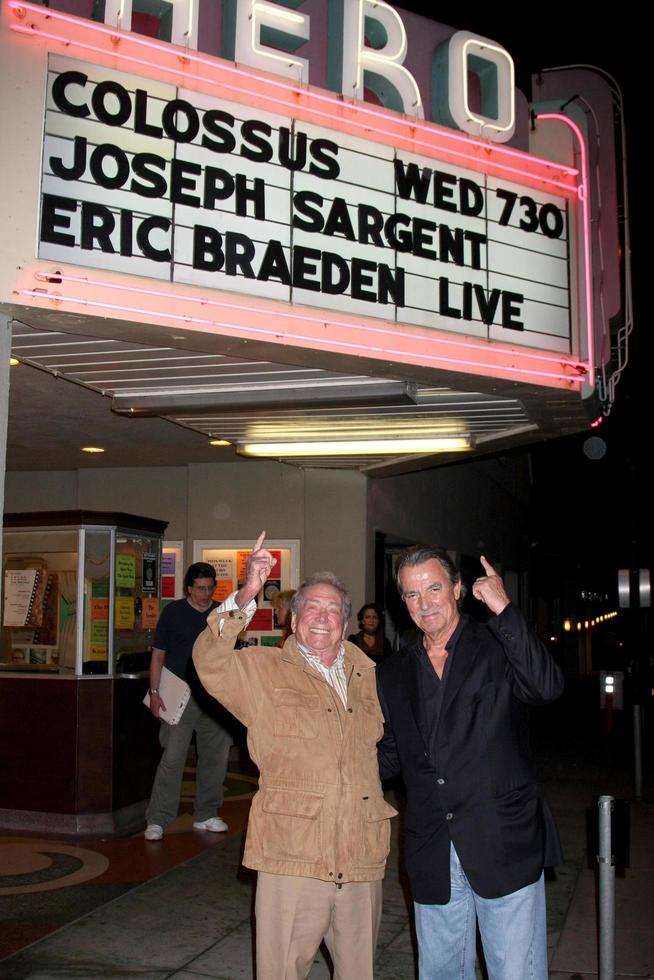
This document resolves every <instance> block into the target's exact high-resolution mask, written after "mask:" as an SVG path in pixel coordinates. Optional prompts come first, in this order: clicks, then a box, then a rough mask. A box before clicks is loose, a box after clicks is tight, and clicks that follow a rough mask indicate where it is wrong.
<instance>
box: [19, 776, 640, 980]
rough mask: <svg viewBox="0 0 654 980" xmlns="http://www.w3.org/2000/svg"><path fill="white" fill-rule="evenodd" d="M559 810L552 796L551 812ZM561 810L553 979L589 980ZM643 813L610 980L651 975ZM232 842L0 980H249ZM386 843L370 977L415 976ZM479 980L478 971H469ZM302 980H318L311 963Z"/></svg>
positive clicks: (591, 961)
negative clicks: (562, 855) (562, 860)
mask: <svg viewBox="0 0 654 980" xmlns="http://www.w3.org/2000/svg"><path fill="white" fill-rule="evenodd" d="M568 802H570V793H569V792H568V793H565V792H562V793H560V794H559V796H558V799H555V800H553V803H554V805H555V808H556V809H557V811H559V810H560V807H561V804H565V803H568ZM574 814H577V815H578V814H579V808H578V807H577V808H571V809H570V811H569V815H570V822H569V825H568V828H567V830H568V834H567V836H568V838H569V845H570V844H572V842H573V841H572V838H571V836H570V834H571V831H572V833H573V834H574V835H578V838H579V843H580V845H581V846H580V847H579V848H578V849H577V852H576V854H575V855H572V854H570V857H569V859H568V862H567V863H566V865H565V866H564V867H563V868H561V869H560V870H559V872H558V873H557V876H556V878H555V879H553V880H552V881H549V882H548V884H547V899H548V913H549V936H548V941H549V946H550V963H551V974H550V975H551V978H552V980H564V978H565V980H572V978H574V980H581V978H584V980H586V978H591V977H596V976H597V952H596V950H597V932H596V925H595V923H596V913H595V875H594V872H593V871H589V870H587V869H586V867H585V859H584V854H583V851H584V848H583V841H582V837H583V830H582V829H581V825H582V824H583V816H582V818H581V819H578V817H576V816H574ZM653 820H654V808H653V807H652V806H651V805H648V804H640V805H638V806H634V807H633V813H632V855H633V858H632V864H633V868H632V869H631V870H628V871H627V872H626V874H625V876H624V877H623V878H618V879H617V881H616V908H617V942H616V964H617V972H616V976H617V977H620V978H622V977H625V978H626V977H629V978H651V977H653V976H654V930H653V929H652V923H653V915H652V910H653V909H654V846H653V843H652V826H653V823H652V822H653ZM240 851H241V840H240V838H238V837H236V838H231V839H228V840H226V841H225V843H224V845H223V846H220V847H214V848H212V849H211V850H208V851H206V852H205V853H204V854H199V855H197V856H196V857H194V858H192V859H191V860H190V861H187V862H186V863H185V864H183V865H181V866H179V867H178V868H175V869H174V870H172V871H169V872H167V873H166V874H163V875H161V876H160V877H158V878H155V879H154V880H152V881H149V882H147V883H145V884H143V885H141V886H139V887H137V888H134V889H133V890H132V891H130V892H129V893H128V894H126V895H123V896H121V897H120V898H118V899H116V900H115V901H113V902H110V903H109V904H107V905H104V906H101V907H100V908H98V909H96V910H95V911H93V912H91V913H90V914H89V915H86V916H83V917H82V918H79V919H77V920H76V921H75V922H73V923H72V924H70V925H68V926H66V927H64V928H63V929H60V930H59V932H56V933H54V934H53V935H51V936H49V937H47V938H46V939H44V940H42V941H40V942H38V943H35V944H34V945H32V946H29V947H27V948H26V949H24V950H22V951H21V952H19V953H17V954H16V955H14V956H12V957H9V958H8V959H6V960H4V961H3V962H2V963H1V964H0V977H2V978H3V980H28V978H29V980H54V978H62V977H75V978H76V980H98V978H107V980H110V978H120V980H132V978H133V980H136V978H138V980H194V978H195V980H198V978H201V977H205V978H207V977H211V978H214V980H219V978H220V980H222V978H224V980H241V978H242V980H250V978H251V977H252V976H253V972H252V928H251V910H252V886H253V878H252V876H250V875H249V874H245V873H243V872H242V871H240V870H239V865H240ZM397 868H398V854H397V845H395V846H394V850H393V854H392V857H391V861H390V865H389V873H388V875H387V878H386V881H385V893H384V894H385V899H384V917H383V922H382V929H381V935H380V940H379V948H378V955H377V967H376V971H375V976H376V978H378V980H410V978H413V977H414V976H415V966H414V964H415V958H414V948H413V940H412V932H411V925H410V922H409V914H408V911H407V903H406V900H405V894H404V883H403V882H402V880H401V878H400V875H399V873H398V870H397ZM479 975H480V976H481V975H482V974H481V973H480V974H479ZM310 977H311V980H326V978H327V977H329V971H328V969H327V967H326V965H325V962H324V960H323V959H322V957H320V958H319V959H318V960H317V961H316V963H315V965H314V968H313V969H312V971H311V974H310Z"/></svg>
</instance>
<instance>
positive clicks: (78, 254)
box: [0, 0, 610, 394]
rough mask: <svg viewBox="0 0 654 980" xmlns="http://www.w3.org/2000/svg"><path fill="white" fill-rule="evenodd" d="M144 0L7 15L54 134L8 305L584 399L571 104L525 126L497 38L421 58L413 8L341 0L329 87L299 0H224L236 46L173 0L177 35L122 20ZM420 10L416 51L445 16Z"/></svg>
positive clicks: (581, 194)
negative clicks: (368, 95)
mask: <svg viewBox="0 0 654 980" xmlns="http://www.w3.org/2000/svg"><path fill="white" fill-rule="evenodd" d="M317 2H318V0H310V3H308V4H307V5H308V6H311V5H312V4H313V6H311V9H312V10H313V11H314V13H315V10H316V3H317ZM53 6H55V5H53ZM57 6H58V5H57ZM80 6H84V3H83V2H82V0H79V3H78V4H77V7H75V9H78V8H79V7H80ZM86 6H88V4H86ZM86 6H84V9H86ZM131 6H132V5H131V3H130V2H129V0H120V2H119V0H107V3H106V5H105V14H104V16H105V20H106V22H105V23H98V22H95V21H92V20H89V19H85V18H83V17H76V16H71V15H70V14H69V13H66V12H64V11H61V10H56V9H52V8H46V7H42V6H39V5H36V4H30V3H23V4H21V3H19V2H18V0H7V2H6V3H5V7H4V16H3V21H4V23H3V25H2V26H3V39H2V40H3V45H4V46H5V50H6V51H8V52H9V54H10V55H11V57H12V58H13V59H15V61H14V63H15V64H16V65H19V63H20V59H21V57H23V58H24V59H26V61H25V64H27V63H28V62H29V69H28V68H25V67H24V66H23V65H21V66H20V70H21V71H22V72H24V77H25V78H26V79H27V78H28V77H29V79H30V84H31V85H33V87H37V86H38V85H39V84H40V85H41V86H42V87H41V89H40V93H39V96H38V99H37V97H36V95H35V93H34V91H33V90H30V91H29V93H28V96H26V100H27V101H26V103H25V104H26V106H27V108H26V110H25V113H24V117H25V119H22V118H21V121H20V124H19V125H20V127H22V129H21V133H25V132H27V127H28V122H27V121H25V120H27V119H28V117H29V119H30V120H31V121H30V122H29V125H30V126H31V130H30V133H31V134H33V133H35V132H36V126H37V123H38V126H39V127H42V128H41V133H42V136H41V137H39V140H40V145H39V151H40V152H39V157H40V173H39V174H38V175H33V174H31V173H30V172H29V167H27V168H24V172H23V171H22V170H21V169H20V168H19V167H17V168H15V169H16V174H15V181H16V183H17V185H19V186H20V195H22V198H23V199H25V198H26V197H27V196H28V195H29V194H30V193H33V194H34V210H33V217H34V221H33V229H34V235H35V238H36V244H35V246H34V238H32V239H31V244H30V247H31V248H33V251H32V252H31V254H27V252H28V250H27V249H26V247H25V241H26V240H27V239H26V237H25V234H24V227H23V224H22V221H23V214H21V216H20V217H19V216H18V215H17V213H16V216H15V217H14V216H12V208H13V200H12V195H7V198H8V201H9V204H8V208H7V211H8V214H9V222H10V227H11V228H13V231H12V232H11V234H13V235H15V236H16V246H15V248H14V249H13V251H11V252H10V250H9V249H7V248H6V247H5V248H4V250H3V249H0V252H1V253H2V254H1V255H0V266H2V268H1V269H0V272H2V275H1V276H0V285H1V286H2V289H3V292H2V295H0V303H2V304H4V307H5V308H6V309H7V310H10V311H11V312H12V315H15V309H16V308H19V305H20V303H25V304H28V305H31V306H33V307H35V308H37V309H44V310H51V311H55V312H56V313H57V315H58V316H59V315H61V316H64V315H70V316H72V317H75V316H77V317H79V315H80V314H82V315H91V316H96V317H106V318H114V319H116V320H118V319H120V320H122V321H132V322H137V323H143V324H147V325H154V326H161V325H164V326H173V325H179V324H184V325H186V326H187V327H188V328H189V329H190V330H197V331H199V332H204V333H211V334H213V335H214V336H220V337H225V338H230V340H234V341H235V342H238V343H241V342H247V343H250V342H256V343H258V344H261V345H264V346H263V347H262V348H261V349H262V350H263V351H264V352H265V353H266V354H269V356H271V357H275V356H278V357H280V358H281V357H282V353H281V351H280V352H279V353H278V354H276V353H275V350H274V348H275V345H277V346H283V348H284V350H285V352H286V355H285V356H288V352H289V351H290V350H292V349H293V348H297V349H301V350H303V351H313V352H319V353H324V354H325V355H328V354H329V355H332V354H333V355H335V356H336V357H337V358H345V359H347V358H352V357H357V358H363V359H365V360H364V361H363V362H360V363H359V364H357V365H356V371H357V372H358V371H360V370H361V367H364V368H365V369H366V370H368V371H369V372H370V373H374V369H375V366H376V365H377V364H378V363H380V362H381V363H383V370H384V372H385V373H386V374H387V375H388V376H393V375H397V376H400V377H406V376H407V371H408V369H410V368H411V367H412V366H415V368H416V369H418V368H419V369H421V370H425V371H429V370H432V369H435V370H443V371H448V372H453V373H454V374H457V373H461V374H464V375H475V376H477V377H481V378H484V377H485V378H499V379H504V380H508V381H518V382H524V383H528V384H533V385H537V386H541V385H544V386H547V387H553V388H560V389H564V390H567V391H572V392H575V393H581V394H588V393H589V392H590V391H591V390H592V388H593V386H594V379H595V358H596V351H597V347H598V337H599V336H600V334H601V332H604V333H606V327H605V326H604V325H601V324H600V328H599V332H598V327H597V317H596V310H597V308H598V303H597V301H596V298H594V289H595V288H596V287H595V286H594V284H593V282H592V276H591V267H592V253H591V249H592V243H591V239H592V233H593V230H592V225H591V213H590V205H589V201H590V192H589V181H590V176H589V173H590V171H589V163H588V158H587V149H586V140H585V134H584V132H583V127H581V126H579V125H577V124H575V122H574V121H573V120H572V119H571V118H570V117H569V116H566V115H565V114H564V113H563V112H562V111H556V110H548V111H541V110H539V111H538V112H537V113H533V114H532V115H529V108H528V106H527V104H526V101H525V100H524V98H523V97H522V96H521V97H520V99H518V98H517V95H516V92H515V90H514V80H513V64H512V61H511V58H510V55H509V53H508V52H506V51H505V50H504V49H503V48H502V47H501V46H499V45H497V44H495V43H494V42H492V41H490V40H488V39H485V38H480V37H477V36H476V35H471V34H468V33H467V32H462V31H458V32H456V31H455V32H452V31H451V29H447V28H444V27H443V25H433V26H434V29H435V30H436V29H437V35H438V36H437V40H436V41H435V43H434V47H433V52H432V54H431V55H430V57H429V58H426V57H425V56H424V52H423V55H420V52H419V53H418V55H419V56H418V58H417V61H418V62H419V61H420V57H422V61H421V62H420V65H419V66H418V67H417V68H415V69H414V67H413V63H412V62H411V56H410V54H411V53H410V51H408V50H407V33H406V31H405V25H404V22H403V20H402V15H401V13H399V12H397V11H394V10H393V9H392V8H391V7H389V6H388V5H387V4H385V3H383V2H380V3H372V2H371V0H331V2H330V3H329V30H328V31H327V32H326V35H327V36H326V38H325V39H324V42H322V43H324V47H325V53H324V57H323V61H324V69H321V71H322V72H323V74H322V75H320V76H319V84H316V83H315V77H314V75H312V74H311V72H310V70H309V69H310V65H309V63H308V61H307V60H306V59H303V58H302V57H301V56H300V54H297V51H298V50H299V51H301V50H302V45H303V43H304V41H305V40H307V39H309V38H310V37H311V32H312V30H315V28H314V23H313V21H311V18H310V17H309V16H308V15H307V14H304V13H303V12H302V9H301V8H302V6H303V5H300V7H298V8H297V9H293V10H291V8H290V7H287V6H285V5H282V4H279V5H277V4H273V3H263V2H261V0H224V2H223V4H222V5H221V9H222V10H223V16H222V22H221V24H222V26H221V30H222V40H221V41H220V45H219V46H220V50H221V54H222V55H223V57H218V56H216V55H214V54H206V53H202V52H200V51H198V50H197V49H198V47H199V38H200V35H201V31H200V27H199V24H200V20H199V19H198V18H199V15H198V8H199V6H200V7H201V6H202V5H198V4H195V3H191V2H189V0H176V2H175V3H174V4H172V7H171V9H172V12H173V13H172V28H171V35H170V37H171V41H172V42H176V44H175V43H168V42H167V41H163V40H159V39H156V38H155V39H153V38H152V37H144V36H142V35H140V34H138V33H135V32H133V31H131V30H129V29H127V30H126V29H124V25H125V24H127V25H128V26H129V25H131V21H130V17H131ZM205 6H206V5H205ZM211 9H212V10H215V9H216V5H212V6H211ZM314 13H312V15H311V17H314ZM213 16H216V15H215V13H214V15H213ZM406 17H408V18H409V19H410V18H411V17H413V20H414V22H411V30H412V31H413V34H412V37H413V38H414V39H415V37H416V31H417V29H418V28H420V27H421V25H423V24H424V25H425V30H426V29H427V25H430V24H431V22H428V21H426V20H425V19H424V18H417V21H420V24H417V23H415V21H416V18H415V15H406ZM112 18H113V19H114V20H113V23H112V22H111V19H112ZM310 21H311V22H310ZM206 23H207V22H206V19H205V25H206ZM439 32H440V33H439ZM369 35H370V38H373V39H376V40H375V45H376V46H375V45H372V44H371V42H370V38H369ZM380 38H381V40H379V39H380ZM443 38H445V40H443ZM315 44H316V42H315V38H314V40H313V45H314V46H313V47H312V48H311V50H312V52H313V54H312V58H313V57H315V51H316V47H315ZM182 45H183V47H182ZM423 47H425V46H423ZM280 52H283V53H280ZM230 59H231V60H230ZM39 72H40V73H41V77H40V79H39V78H37V77H35V76H36V75H37V74H38V73H39ZM471 78H472V79H476V84H477V86H478V89H479V91H478V92H477V95H476V96H475V97H473V95H472V94H471V89H470V87H469V85H470V79H471ZM23 88H24V91H25V92H27V83H26V85H25V86H24V87H23ZM44 89H45V100H44V101H43V91H44ZM364 90H367V91H368V92H374V93H375V94H376V95H377V96H378V97H379V100H380V101H381V102H383V103H384V104H383V105H372V104H371V103H370V102H369V101H364ZM348 93H349V94H348ZM37 104H38V111H39V118H38V120H36V119H33V118H32V116H31V115H30V113H33V110H34V108H35V106H36V105H37ZM534 120H535V125H529V124H528V123H529V121H531V123H532V124H533V122H534ZM530 129H531V130H533V131H534V132H535V141H534V146H533V147H532V146H531V141H532V136H533V135H534V133H533V132H530ZM31 142H33V140H32V141H31ZM22 146H26V143H25V140H24V139H23V140H22V143H21V152H22ZM28 156H29V159H33V156H30V155H29V154H28ZM26 159H27V157H26ZM34 178H35V179H34ZM28 180H29V181H33V182H32V183H30V184H29V186H28ZM30 188H32V190H31V191H30ZM5 194H6V191H5ZM12 222H13V224H12ZM608 269H609V266H608V265H607V266H606V268H605V274H606V272H607V270H608ZM3 270H4V271H3ZM609 271H610V270H609ZM17 297H18V299H17ZM265 345H270V349H268V348H267V347H265ZM339 364H340V365H341V366H342V365H344V364H345V361H343V360H340V361H339ZM321 366H322V364H321ZM354 368H355V364H354V362H353V369H354ZM396 369H397V370H396ZM450 383H451V381H450ZM466 384H467V385H469V384H470V380H469V379H468V380H467V381H466Z"/></svg>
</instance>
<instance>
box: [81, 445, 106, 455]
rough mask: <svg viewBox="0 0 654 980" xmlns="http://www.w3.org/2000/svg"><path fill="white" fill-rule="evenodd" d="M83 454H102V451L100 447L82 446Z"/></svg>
mask: <svg viewBox="0 0 654 980" xmlns="http://www.w3.org/2000/svg"><path fill="white" fill-rule="evenodd" d="M82 452H83V453H103V452H104V449H102V448H101V447H100V446H82Z"/></svg>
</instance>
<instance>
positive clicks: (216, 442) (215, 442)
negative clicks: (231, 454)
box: [209, 439, 231, 446]
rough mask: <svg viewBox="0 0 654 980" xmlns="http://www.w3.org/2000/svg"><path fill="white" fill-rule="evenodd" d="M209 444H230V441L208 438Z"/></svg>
mask: <svg viewBox="0 0 654 980" xmlns="http://www.w3.org/2000/svg"><path fill="white" fill-rule="evenodd" d="M209 445H210V446H231V442H230V441H229V440H228V439H210V440H209Z"/></svg>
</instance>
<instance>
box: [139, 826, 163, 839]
mask: <svg viewBox="0 0 654 980" xmlns="http://www.w3.org/2000/svg"><path fill="white" fill-rule="evenodd" d="M143 836H144V837H145V839H146V840H161V838H162V837H163V827H160V826H159V824H158V823H149V824H148V825H147V827H146V828H145V833H144V834H143Z"/></svg>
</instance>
